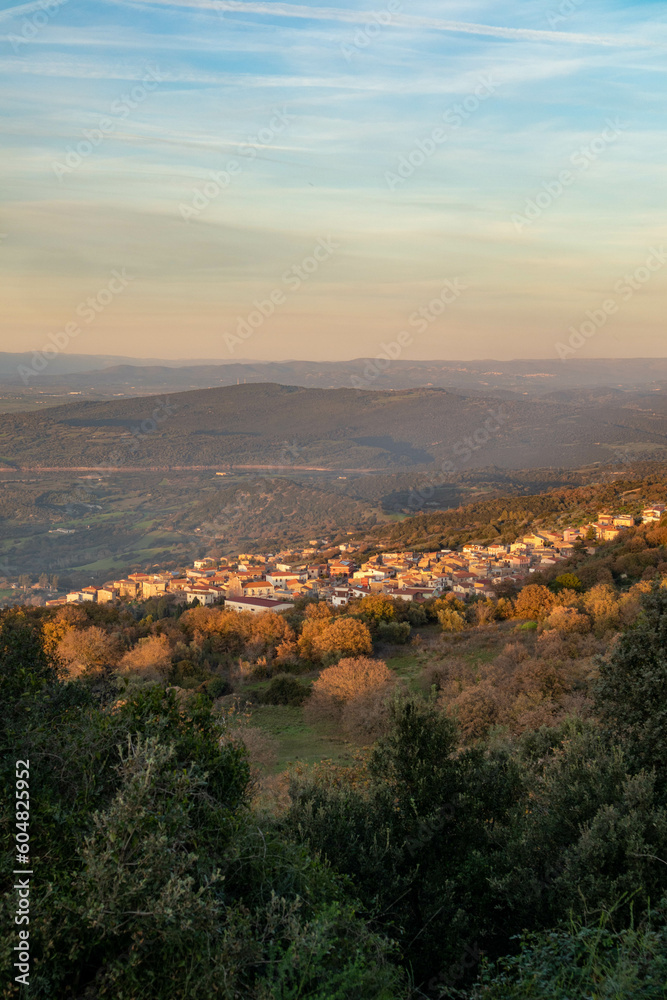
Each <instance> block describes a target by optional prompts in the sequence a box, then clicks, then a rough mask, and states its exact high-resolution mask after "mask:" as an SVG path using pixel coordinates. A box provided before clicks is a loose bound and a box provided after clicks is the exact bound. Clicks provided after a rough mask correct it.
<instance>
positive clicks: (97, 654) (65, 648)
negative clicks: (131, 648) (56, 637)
mask: <svg viewBox="0 0 667 1000" xmlns="http://www.w3.org/2000/svg"><path fill="white" fill-rule="evenodd" d="M56 654H57V657H58V659H59V660H60V662H61V663H62V665H63V666H64V667H65V670H66V671H67V673H68V674H69V676H70V677H79V676H80V675H81V674H92V673H97V672H98V671H100V670H102V669H103V668H104V667H108V666H113V665H114V664H115V663H116V662H117V660H118V645H117V643H116V642H115V641H114V640H113V639H112V638H110V636H108V635H107V633H106V632H105V631H104V630H103V629H101V628H98V627H97V625H92V626H91V627H90V628H86V629H82V630H80V631H77V630H75V629H70V630H69V631H67V632H65V634H64V635H63V637H62V639H61V640H60V642H58V644H57V646H56Z"/></svg>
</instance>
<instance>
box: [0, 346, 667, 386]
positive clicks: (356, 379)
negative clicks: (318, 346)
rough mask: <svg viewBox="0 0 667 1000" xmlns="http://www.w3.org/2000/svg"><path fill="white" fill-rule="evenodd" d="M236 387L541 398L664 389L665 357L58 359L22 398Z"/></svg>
mask: <svg viewBox="0 0 667 1000" xmlns="http://www.w3.org/2000/svg"><path fill="white" fill-rule="evenodd" d="M31 360H32V355H28V354H25V355H23V354H14V355H12V354H7V353H5V354H1V353H0V386H7V387H14V386H16V387H20V388H21V389H25V388H26V382H25V381H23V380H22V378H21V375H20V374H19V372H18V367H19V365H24V366H29V365H30V363H31ZM243 382H252V383H256V382H274V383H277V384H280V385H298V386H303V387H305V388H346V387H347V388H365V389H380V390H386V389H410V388H419V387H429V388H430V387H433V388H450V389H453V390H455V391H467V392H476V393H488V394H491V395H495V394H497V393H499V392H501V393H512V394H518V395H542V394H544V395H546V394H549V393H552V392H558V391H569V390H577V389H583V388H599V387H605V386H606V387H610V388H614V389H617V390H619V391H639V390H642V389H645V388H647V387H654V388H657V389H662V388H664V386H665V385H667V358H629V359H620V360H619V359H596V358H593V359H587V358H581V359H579V358H572V359H569V360H568V361H566V362H563V361H560V360H557V359H545V360H537V361H532V360H514V361H495V360H483V361H403V360H397V361H392V362H391V363H387V362H386V361H385V362H378V361H377V359H373V358H370V359H369V358H357V359H354V360H351V361H326V362H314V361H283V362H278V361H267V362H250V361H245V362H241V361H235V362H226V363H222V362H220V361H211V362H190V361H161V360H157V359H132V358H113V357H112V356H94V355H90V356H86V355H64V354H61V355H58V356H57V357H55V358H54V359H53V360H52V361H51V362H50V363H49V365H48V367H47V368H46V369H45V370H44V372H41V373H35V375H33V376H30V377H29V378H28V379H27V391H28V392H35V393H36V392H38V391H40V390H42V391H54V390H59V391H61V392H63V391H68V390H69V391H77V392H81V393H83V394H92V395H95V394H97V395H104V396H107V395H114V394H117V395H140V394H143V393H158V392H179V391H186V390H188V389H200V388H201V389H203V388H212V387H214V386H216V385H234V384H236V383H243Z"/></svg>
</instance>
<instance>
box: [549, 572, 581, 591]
mask: <svg viewBox="0 0 667 1000" xmlns="http://www.w3.org/2000/svg"><path fill="white" fill-rule="evenodd" d="M553 588H554V590H555V591H556V592H558V591H560V590H576V591H577V593H580V592H581V591H582V590H583V589H584V585H583V583H582V582H581V580H580V579H579V577H578V576H576V575H575V574H574V573H561V574H560V576H557V577H556V579H555V580H554V582H553Z"/></svg>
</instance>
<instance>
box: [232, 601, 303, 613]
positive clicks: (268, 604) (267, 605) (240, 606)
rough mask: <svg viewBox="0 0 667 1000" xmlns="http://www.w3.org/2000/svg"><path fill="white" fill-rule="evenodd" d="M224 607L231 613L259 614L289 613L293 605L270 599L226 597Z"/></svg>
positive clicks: (289, 602)
mask: <svg viewBox="0 0 667 1000" xmlns="http://www.w3.org/2000/svg"><path fill="white" fill-rule="evenodd" d="M225 607H226V608H229V609H230V610H231V611H252V613H253V614H261V612H262V611H290V610H291V609H292V608H293V607H294V604H293V603H292V602H291V601H276V600H271V598H270V597H228V598H227V600H226V601H225Z"/></svg>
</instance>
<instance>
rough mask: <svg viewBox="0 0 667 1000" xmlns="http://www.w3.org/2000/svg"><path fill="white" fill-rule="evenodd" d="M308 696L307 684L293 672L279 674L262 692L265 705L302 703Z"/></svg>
mask: <svg viewBox="0 0 667 1000" xmlns="http://www.w3.org/2000/svg"><path fill="white" fill-rule="evenodd" d="M307 697H308V688H307V687H306V685H305V684H301V682H300V681H298V680H297V679H296V677H292V675H291V674H277V675H276V676H275V677H274V678H273V680H272V681H271V683H270V684H269V686H268V688H267V689H266V691H263V692H262V694H261V700H262V702H263V704H265V705H302V704H303V702H304V701H305V700H306V698H307Z"/></svg>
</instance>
